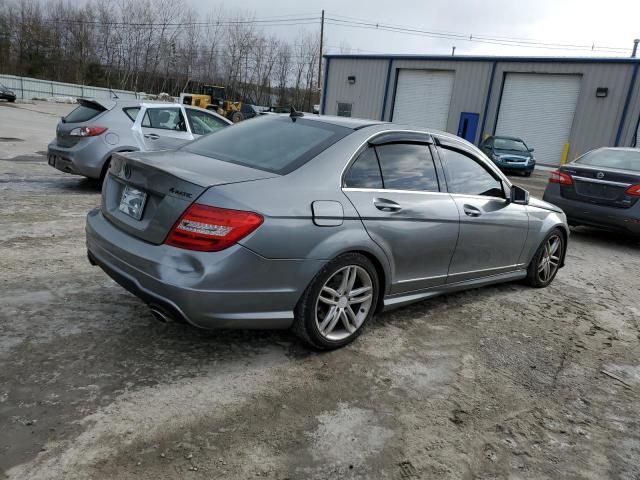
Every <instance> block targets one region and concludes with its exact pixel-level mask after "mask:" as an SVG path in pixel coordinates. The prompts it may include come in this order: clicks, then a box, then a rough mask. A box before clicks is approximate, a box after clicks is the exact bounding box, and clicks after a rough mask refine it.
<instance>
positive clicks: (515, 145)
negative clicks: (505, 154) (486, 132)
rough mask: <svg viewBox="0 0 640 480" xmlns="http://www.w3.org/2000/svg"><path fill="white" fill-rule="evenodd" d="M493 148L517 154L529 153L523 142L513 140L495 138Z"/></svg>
mask: <svg viewBox="0 0 640 480" xmlns="http://www.w3.org/2000/svg"><path fill="white" fill-rule="evenodd" d="M493 148H495V149H496V150H514V151H516V152H528V151H529V149H528V148H527V146H526V145H525V144H524V142H523V141H522V140H514V139H512V138H494V139H493Z"/></svg>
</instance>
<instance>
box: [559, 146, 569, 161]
mask: <svg viewBox="0 0 640 480" xmlns="http://www.w3.org/2000/svg"><path fill="white" fill-rule="evenodd" d="M568 156H569V144H568V143H565V144H564V147H563V148H562V156H561V157H560V165H564V164H565V163H567V157H568Z"/></svg>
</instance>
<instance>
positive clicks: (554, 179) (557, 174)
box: [549, 170, 573, 185]
mask: <svg viewBox="0 0 640 480" xmlns="http://www.w3.org/2000/svg"><path fill="white" fill-rule="evenodd" d="M549 183H559V184H560V185H573V179H572V178H571V176H570V175H567V174H566V173H564V172H561V171H560V170H554V171H552V172H551V175H550V176H549Z"/></svg>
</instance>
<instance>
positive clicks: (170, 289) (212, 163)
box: [86, 112, 569, 349]
mask: <svg viewBox="0 0 640 480" xmlns="http://www.w3.org/2000/svg"><path fill="white" fill-rule="evenodd" d="M86 229H87V248H88V255H89V260H90V261H91V262H92V263H93V264H96V265H99V266H100V267H101V268H102V269H103V270H104V271H105V272H106V273H107V274H108V275H110V276H111V277H112V278H113V279H114V280H115V281H116V282H118V283H119V284H120V285H122V286H123V287H124V288H126V289H127V290H129V291H130V292H132V293H134V294H135V295H137V296H138V297H140V298H141V299H142V300H143V301H145V302H146V303H148V304H149V305H150V307H151V309H152V311H153V312H154V315H155V316H156V317H159V318H161V319H176V320H181V321H186V322H188V323H190V324H192V325H195V326H198V327H202V328H292V329H293V330H294V331H295V332H296V333H297V334H298V335H299V336H300V337H301V338H302V339H304V340H305V341H306V342H308V343H309V344H311V345H312V346H313V347H316V348H320V349H330V348H337V347H340V346H343V345H345V344H347V343H349V342H350V341H352V340H353V339H354V338H356V337H357V336H358V335H359V334H360V333H361V331H362V329H363V327H364V326H365V324H366V323H367V322H368V321H369V320H370V319H371V317H372V316H373V315H374V313H375V312H379V311H382V310H386V309H391V308H394V307H400V306H402V305H406V304H409V303H411V302H416V301H419V300H423V299H426V298H430V297H433V296H435V295H439V294H443V293H447V292H453V291H456V290H462V289H468V288H476V287H480V286H483V285H488V284H493V283H498V282H507V281H515V280H524V281H525V282H526V283H528V284H529V285H531V286H534V287H545V286H547V285H549V283H551V281H552V280H553V279H554V277H555V275H556V273H557V271H558V269H559V268H560V267H561V266H562V265H563V262H564V257H565V251H566V247H567V237H568V233H569V230H568V227H567V222H566V218H565V216H564V214H563V213H562V210H560V209H559V208H558V207H555V206H553V205H550V204H548V203H546V202H543V201H541V200H537V199H534V198H529V194H528V192H526V191H525V190H523V189H522V188H520V187H518V186H514V185H512V184H511V183H510V182H509V180H508V179H507V178H506V177H505V176H504V175H503V174H502V173H501V172H500V170H499V169H498V168H497V167H496V166H495V165H493V163H492V162H491V161H490V160H489V159H488V158H487V157H486V156H485V155H484V154H483V153H482V152H481V151H480V150H478V149H477V148H476V147H474V146H473V145H471V144H470V143H468V142H466V141H464V140H461V139H460V138H458V137H455V136H453V135H450V134H448V133H443V132H438V131H428V130H422V129H414V128H411V127H405V126H399V125H395V124H390V123H380V122H373V121H368V120H356V119H346V118H340V117H325V116H320V117H317V116H302V114H300V113H298V112H293V113H292V114H291V116H280V115H266V116H264V117H261V118H258V119H254V120H251V121H248V122H242V123H239V124H236V125H234V126H231V127H228V128H224V129H221V130H219V131H217V132H215V133H213V134H210V135H207V136H204V137H202V138H200V139H198V140H196V141H193V142H190V143H188V144H186V145H184V146H182V147H181V148H180V149H178V150H177V151H163V152H131V153H126V154H115V155H114V156H113V158H112V161H111V166H110V169H109V172H108V175H107V178H106V179H105V182H104V185H103V190H102V205H101V207H99V208H96V209H95V210H93V211H91V212H90V213H89V214H88V217H87V227H86Z"/></svg>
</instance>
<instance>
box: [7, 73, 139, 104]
mask: <svg viewBox="0 0 640 480" xmlns="http://www.w3.org/2000/svg"><path fill="white" fill-rule="evenodd" d="M0 83H2V84H4V85H6V86H7V87H9V88H10V89H11V90H13V91H14V92H15V93H16V95H17V97H18V98H19V99H21V100H32V99H34V98H49V97H74V98H113V97H112V95H111V90H109V89H108V88H101V87H88V86H85V85H75V84H73V83H62V82H51V81H49V80H39V79H37V78H29V77H17V76H15V75H0ZM113 91H114V92H115V93H116V95H118V97H119V98H122V99H125V98H127V99H135V98H138V94H137V93H136V92H130V91H127V90H113Z"/></svg>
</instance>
